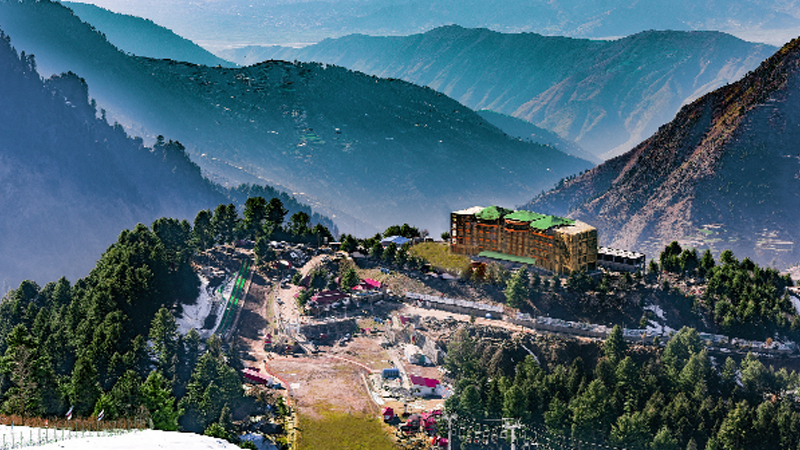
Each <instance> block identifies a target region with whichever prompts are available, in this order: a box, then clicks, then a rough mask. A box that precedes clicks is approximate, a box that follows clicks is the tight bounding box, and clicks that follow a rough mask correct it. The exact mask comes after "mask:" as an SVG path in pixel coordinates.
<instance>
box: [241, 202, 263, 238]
mask: <svg viewBox="0 0 800 450" xmlns="http://www.w3.org/2000/svg"><path fill="white" fill-rule="evenodd" d="M266 220H267V201H266V200H265V199H264V197H250V198H248V199H247V200H246V201H245V202H244V221H243V222H242V229H243V230H244V232H245V236H246V237H247V238H249V239H257V238H258V237H259V234H260V233H261V230H262V227H263V226H264V223H265V222H266Z"/></svg>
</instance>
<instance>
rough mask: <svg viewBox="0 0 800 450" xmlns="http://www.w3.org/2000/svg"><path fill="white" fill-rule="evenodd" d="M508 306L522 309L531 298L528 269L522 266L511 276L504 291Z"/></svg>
mask: <svg viewBox="0 0 800 450" xmlns="http://www.w3.org/2000/svg"><path fill="white" fill-rule="evenodd" d="M504 293H505V295H506V304H507V305H508V306H510V307H512V308H521V307H522V306H523V305H524V304H525V302H526V301H527V300H528V298H529V297H530V288H529V279H528V267H527V266H522V267H520V268H519V269H518V270H517V273H515V274H514V275H512V276H511V279H510V280H509V281H508V284H507V285H506V289H505V291H504Z"/></svg>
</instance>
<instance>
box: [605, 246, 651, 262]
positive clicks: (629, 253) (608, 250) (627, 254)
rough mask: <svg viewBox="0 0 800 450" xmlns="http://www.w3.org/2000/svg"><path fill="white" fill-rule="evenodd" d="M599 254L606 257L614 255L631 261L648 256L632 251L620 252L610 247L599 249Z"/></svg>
mask: <svg viewBox="0 0 800 450" xmlns="http://www.w3.org/2000/svg"><path fill="white" fill-rule="evenodd" d="M597 253H602V254H605V255H613V256H622V257H623V258H630V259H638V258H644V257H645V256H646V255H645V254H644V253H639V252H632V251H630V250H620V249H616V248H609V247H598V248H597Z"/></svg>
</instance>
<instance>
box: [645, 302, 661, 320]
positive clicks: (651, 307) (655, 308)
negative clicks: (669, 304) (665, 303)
mask: <svg viewBox="0 0 800 450" xmlns="http://www.w3.org/2000/svg"><path fill="white" fill-rule="evenodd" d="M644 309H645V311H653V314H655V315H656V317H658V318H659V319H661V320H666V316H665V315H664V310H663V309H661V307H660V306H658V305H647V306H645V307H644Z"/></svg>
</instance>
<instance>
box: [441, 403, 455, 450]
mask: <svg viewBox="0 0 800 450" xmlns="http://www.w3.org/2000/svg"><path fill="white" fill-rule="evenodd" d="M457 418H458V415H457V414H456V413H450V412H446V411H445V413H444V414H442V419H444V420H446V421H447V450H452V448H453V447H452V446H453V444H452V442H453V421H454V420H456V419H457Z"/></svg>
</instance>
